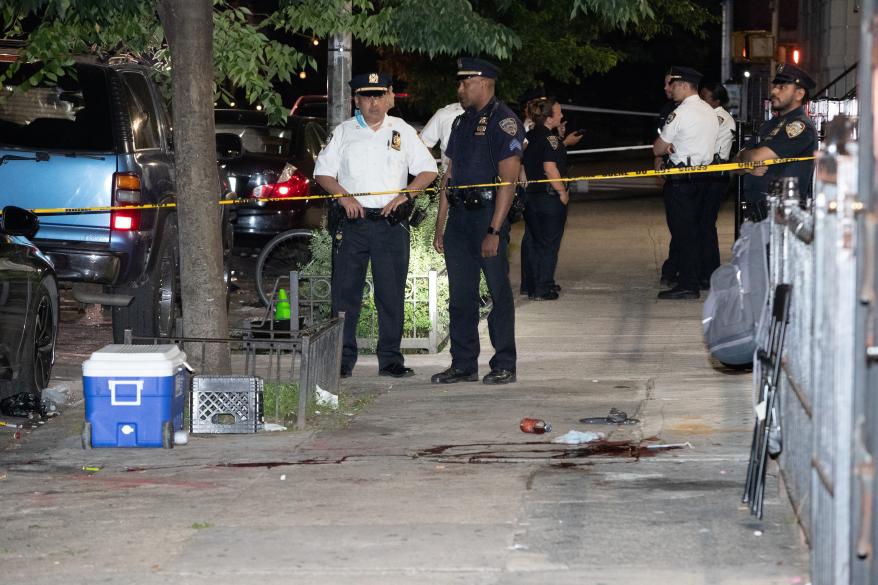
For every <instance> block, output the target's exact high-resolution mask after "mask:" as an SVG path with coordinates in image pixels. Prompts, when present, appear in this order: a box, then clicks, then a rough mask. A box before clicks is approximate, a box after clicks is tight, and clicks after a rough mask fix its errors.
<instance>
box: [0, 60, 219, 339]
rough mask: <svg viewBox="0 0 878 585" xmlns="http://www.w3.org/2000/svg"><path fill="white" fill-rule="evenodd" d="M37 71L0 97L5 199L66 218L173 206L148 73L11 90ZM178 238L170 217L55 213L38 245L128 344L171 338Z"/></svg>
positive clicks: (81, 71) (1, 192) (156, 98)
mask: <svg viewBox="0 0 878 585" xmlns="http://www.w3.org/2000/svg"><path fill="white" fill-rule="evenodd" d="M8 66H9V65H8V64H0V67H8ZM33 67H34V66H33V65H23V66H22V68H21V70H20V71H19V72H18V73H17V74H16V77H15V79H13V80H12V82H11V83H10V86H9V87H5V88H0V96H2V97H3V99H0V156H6V157H7V159H8V160H7V162H6V164H4V165H3V166H2V167H0V201H3V203H4V204H7V205H9V204H11V205H18V206H20V207H25V208H28V209H43V208H64V209H65V210H67V209H82V208H93V207H101V206H122V207H124V206H136V205H140V204H163V203H171V202H174V201H175V193H176V186H175V172H174V155H173V141H172V135H171V125H170V123H169V120H168V116H167V112H166V110H165V107H164V104H163V101H162V99H161V96H160V95H159V92H158V91H157V87H156V86H155V85H154V83H153V82H152V80H151V79H150V77H149V71H148V69H146V68H145V67H143V66H140V65H137V64H132V63H112V62H111V63H99V62H96V61H89V60H86V59H83V60H78V61H77V63H76V64H75V66H74V68H75V75H64V76H63V77H60V78H59V79H58V80H57V82H55V83H52V84H48V85H39V86H37V87H30V88H28V89H26V90H14V91H13V90H12V89H11V88H12V87H15V86H16V85H17V84H18V83H20V82H21V81H22V80H23V79H27V77H28V76H29V75H30V74H31V73H32V72H33ZM211 188H212V189H214V190H215V191H216V192H218V193H222V192H223V191H222V187H221V186H220V185H216V186H212V187H211ZM224 208H226V206H220V205H217V226H218V228H217V229H225V227H224V226H225V225H226V223H227V220H226V215H227V214H226V213H225V212H224V211H223V209H224ZM179 228H180V226H178V224H177V214H176V210H175V209H174V208H162V209H148V210H130V211H128V210H125V209H120V210H115V211H112V212H109V213H89V212H86V213H80V212H70V213H53V214H49V215H43V216H42V217H41V219H40V229H39V232H37V234H36V236H35V238H34V241H35V243H36V244H37V246H39V248H40V249H41V250H42V251H43V252H44V253H45V254H46V255H47V256H48V257H49V258H50V259H51V261H52V263H53V264H54V266H55V270H56V273H57V275H58V279H59V280H60V281H62V282H65V283H70V284H71V286H72V289H73V296H74V298H76V300H78V301H80V302H83V303H100V304H103V305H109V306H111V307H112V314H113V337H114V339H115V340H116V341H117V342H121V341H122V336H123V332H124V330H125V329H126V328H131V329H133V331H134V333H135V335H144V336H169V335H172V334H173V333H174V332H175V329H176V321H177V318H178V313H179V306H180V302H179V297H180V293H179V290H180V287H179V275H178V267H179V261H178V258H179V252H178V244H177V232H178V229H179ZM229 235H230V233H229ZM227 237H228V236H227ZM227 244H228V245H227V247H230V242H227Z"/></svg>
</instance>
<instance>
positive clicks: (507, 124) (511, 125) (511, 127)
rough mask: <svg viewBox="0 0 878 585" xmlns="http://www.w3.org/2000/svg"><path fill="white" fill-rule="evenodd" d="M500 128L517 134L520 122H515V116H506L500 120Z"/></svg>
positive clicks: (513, 134) (511, 133)
mask: <svg viewBox="0 0 878 585" xmlns="http://www.w3.org/2000/svg"><path fill="white" fill-rule="evenodd" d="M500 129H501V130H503V131H504V132H506V133H507V134H509V135H510V136H515V134H516V133H517V132H518V124H517V123H516V122H515V118H504V119H502V120H500Z"/></svg>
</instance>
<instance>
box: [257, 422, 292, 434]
mask: <svg viewBox="0 0 878 585" xmlns="http://www.w3.org/2000/svg"><path fill="white" fill-rule="evenodd" d="M262 430H263V431H268V432H272V431H285V430H287V427H285V426H283V425H279V424H275V423H263V425H262Z"/></svg>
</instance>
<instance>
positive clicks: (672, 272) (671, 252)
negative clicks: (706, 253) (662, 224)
mask: <svg viewBox="0 0 878 585" xmlns="http://www.w3.org/2000/svg"><path fill="white" fill-rule="evenodd" d="M662 196H663V198H664V202H665V221H667V223H668V231H669V232H671V241H670V242H669V243H668V258H667V259H666V260H665V261H664V263H663V264H662V278H664V279H667V280H670V281H673V282H676V281H677V273H678V272H680V266H679V265H680V258H679V256H678V255H679V250H678V248H677V244H676V243H675V242H674V230H673V229H672V228H671V224H673V219H672V218H671V212H672V209H673V204H672V203H671V201H670V199H671V179H670V178H669V177H666V178H665V184H664V185H663V186H662Z"/></svg>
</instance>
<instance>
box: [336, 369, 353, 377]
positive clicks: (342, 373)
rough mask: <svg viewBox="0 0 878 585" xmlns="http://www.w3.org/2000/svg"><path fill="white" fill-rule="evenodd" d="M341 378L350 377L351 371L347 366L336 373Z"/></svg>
mask: <svg viewBox="0 0 878 585" xmlns="http://www.w3.org/2000/svg"><path fill="white" fill-rule="evenodd" d="M338 375H339V377H341V378H350V377H351V369H350V368H349V367H347V366H342V367H341V371H340V372H339V373H338Z"/></svg>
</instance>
